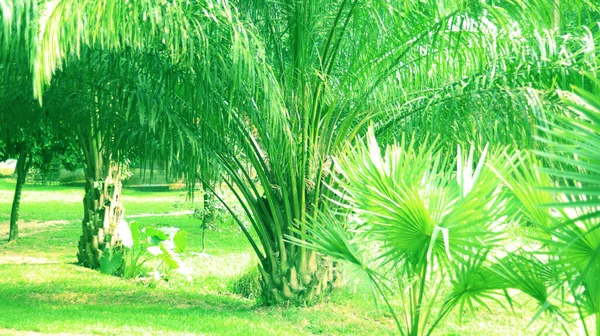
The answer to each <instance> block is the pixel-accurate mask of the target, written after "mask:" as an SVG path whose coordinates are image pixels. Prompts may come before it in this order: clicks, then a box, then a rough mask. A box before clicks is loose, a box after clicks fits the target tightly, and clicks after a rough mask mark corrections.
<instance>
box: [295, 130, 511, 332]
mask: <svg viewBox="0 0 600 336" xmlns="http://www.w3.org/2000/svg"><path fill="white" fill-rule="evenodd" d="M475 153H476V151H475V149H474V148H471V150H470V151H469V152H468V153H464V152H463V150H462V149H461V148H460V147H459V148H458V155H457V157H456V159H455V160H451V159H450V158H447V157H446V156H444V155H443V153H442V151H440V150H439V147H438V146H437V145H436V142H435V141H426V142H423V143H416V142H415V141H414V140H413V141H410V140H406V139H403V141H402V142H401V143H400V144H399V145H392V146H388V147H387V148H386V150H385V153H384V154H383V155H382V153H381V149H380V147H379V145H378V143H377V141H376V139H375V136H374V134H373V130H372V129H371V130H370V132H369V134H368V136H367V141H366V143H365V142H359V143H358V144H357V145H356V146H354V147H353V148H352V149H351V150H350V152H349V153H348V155H347V156H344V157H341V158H339V159H338V160H337V162H336V165H337V167H338V169H339V170H340V175H339V177H337V178H336V181H335V182H336V184H335V187H332V188H334V190H335V193H337V194H338V195H339V196H340V197H341V198H343V201H342V202H341V204H340V205H342V206H343V207H345V208H346V209H347V212H346V213H338V214H336V215H331V214H330V213H328V212H322V213H321V214H320V215H319V216H317V217H316V218H313V225H312V226H311V229H310V230H309V233H308V234H302V233H300V232H298V233H297V234H300V235H302V236H303V238H305V239H306V240H308V241H309V243H308V244H306V246H308V247H309V248H311V249H313V250H316V251H317V252H319V253H322V254H324V255H328V256H330V257H333V258H336V259H340V260H343V261H346V262H348V263H350V264H351V265H354V266H356V268H358V269H360V270H362V272H364V273H365V274H366V276H367V278H368V279H370V280H371V282H372V284H373V286H374V289H375V290H376V292H377V293H378V294H379V295H380V296H381V297H382V298H383V300H384V301H385V303H386V305H387V307H388V308H389V310H390V312H391V313H392V315H393V317H394V319H395V321H396V326H397V328H398V331H399V332H400V334H402V335H430V334H431V333H432V332H434V331H435V329H436V327H438V326H439V323H440V322H441V321H442V320H443V319H444V318H445V317H446V316H447V315H448V314H449V313H450V312H451V311H452V310H453V309H454V308H456V307H460V311H461V312H462V311H463V308H471V309H474V307H475V306H476V305H481V306H484V307H487V304H486V300H492V301H498V300H499V299H500V298H502V297H503V295H504V288H505V287H506V283H505V281H504V279H503V278H501V277H499V276H498V275H497V274H496V273H495V272H494V270H493V267H492V266H493V264H492V260H493V259H492V258H491V256H492V255H494V254H495V253H498V251H499V249H500V247H501V246H502V245H503V243H504V240H505V235H504V229H505V227H506V226H507V223H508V222H509V221H510V218H508V217H507V216H506V213H507V210H508V209H507V207H509V206H510V205H511V204H509V203H507V202H506V200H505V192H504V190H503V188H502V187H501V185H500V183H499V179H498V178H497V177H496V176H495V174H494V173H493V171H492V170H491V169H489V167H488V166H487V165H486V162H488V161H495V160H496V155H495V153H492V154H493V155H490V152H489V151H488V148H487V147H486V148H485V149H483V151H481V152H480V153H479V159H477V158H476V156H475ZM490 156H491V159H490ZM290 239H291V240H293V241H295V242H297V243H300V244H302V240H299V239H294V238H292V237H290ZM392 294H393V295H392ZM398 297H399V299H400V302H399V303H396V302H393V301H392V299H393V298H394V299H395V298H398ZM437 307H441V308H440V309H437Z"/></svg>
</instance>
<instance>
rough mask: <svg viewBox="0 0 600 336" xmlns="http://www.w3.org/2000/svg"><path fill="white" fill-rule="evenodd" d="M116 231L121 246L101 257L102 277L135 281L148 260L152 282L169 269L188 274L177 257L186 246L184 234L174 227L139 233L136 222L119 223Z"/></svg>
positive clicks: (144, 230) (165, 275)
mask: <svg viewBox="0 0 600 336" xmlns="http://www.w3.org/2000/svg"><path fill="white" fill-rule="evenodd" d="M120 230H121V231H120V235H121V237H122V240H123V245H122V246H121V248H119V249H116V248H115V249H111V250H109V251H108V253H104V254H103V255H102V258H101V259H100V270H101V272H102V273H106V274H115V275H120V276H122V277H124V278H136V277H138V276H139V275H141V274H142V271H143V268H144V266H146V265H147V263H148V262H149V261H151V260H154V261H155V264H154V266H153V271H152V276H153V277H154V279H156V280H158V279H160V278H161V277H167V276H168V274H169V273H170V271H171V270H173V269H175V270H178V271H179V272H180V273H182V274H188V273H189V269H188V267H187V266H186V265H185V264H184V263H183V261H182V260H181V258H180V257H179V254H180V253H182V252H183V251H184V250H185V249H186V245H187V234H186V232H185V231H182V230H179V228H175V227H162V228H153V227H146V228H144V229H142V230H140V229H139V226H138V224H137V223H136V222H131V223H130V224H129V225H127V223H126V222H123V223H122V224H121V225H120Z"/></svg>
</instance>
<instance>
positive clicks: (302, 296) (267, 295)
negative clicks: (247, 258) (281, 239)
mask: <svg viewBox="0 0 600 336" xmlns="http://www.w3.org/2000/svg"><path fill="white" fill-rule="evenodd" d="M286 247H287V249H288V250H293V249H295V248H296V246H293V245H291V244H286ZM301 258H304V259H301ZM276 260H277V263H278V264H276V265H268V266H267V269H266V268H265V267H263V266H262V265H259V266H258V267H259V270H260V273H261V275H262V279H261V286H262V293H263V299H264V300H265V303H266V304H269V305H270V304H277V303H281V302H286V301H288V302H296V303H302V304H304V303H314V302H316V301H317V300H318V299H319V298H320V297H321V296H323V295H325V294H327V293H328V292H329V291H330V290H331V289H332V288H333V286H334V283H335V281H336V280H337V272H336V269H335V267H334V264H333V262H332V261H331V260H326V259H324V258H321V257H320V256H318V255H317V253H315V252H313V251H308V252H307V253H306V254H300V253H298V254H296V256H295V258H294V259H293V260H289V261H288V264H294V265H291V266H288V267H286V268H287V271H286V272H281V271H280V270H281V269H282V268H281V264H280V260H279V258H276Z"/></svg>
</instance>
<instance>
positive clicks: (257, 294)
mask: <svg viewBox="0 0 600 336" xmlns="http://www.w3.org/2000/svg"><path fill="white" fill-rule="evenodd" d="M260 276H261V275H260V271H259V270H258V267H256V265H253V266H251V267H249V268H248V269H246V271H244V272H243V273H241V274H240V275H238V276H235V277H234V278H233V279H231V280H229V283H228V287H229V288H230V290H231V292H232V293H233V294H239V295H241V296H242V297H245V298H248V299H252V300H261V298H262V297H263V295H262V286H261V285H260Z"/></svg>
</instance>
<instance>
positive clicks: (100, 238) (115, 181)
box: [77, 163, 124, 268]
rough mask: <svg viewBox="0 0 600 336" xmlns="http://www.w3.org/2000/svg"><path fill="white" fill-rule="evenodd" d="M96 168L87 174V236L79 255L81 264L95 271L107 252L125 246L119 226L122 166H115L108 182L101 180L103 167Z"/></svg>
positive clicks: (84, 219) (84, 235) (85, 229)
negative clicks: (120, 236)
mask: <svg viewBox="0 0 600 336" xmlns="http://www.w3.org/2000/svg"><path fill="white" fill-rule="evenodd" d="M95 168H96V171H90V172H89V173H88V174H86V175H87V176H86V183H85V197H84V199H83V208H84V217H83V222H82V231H83V233H82V235H81V237H80V240H79V252H78V253H77V258H78V260H79V262H80V263H81V264H83V265H85V266H87V267H91V268H98V267H100V258H101V257H102V252H103V251H104V250H106V249H112V248H119V247H120V246H121V241H120V238H119V234H118V231H117V227H118V225H119V222H121V221H122V220H123V215H124V211H123V207H122V203H121V176H120V169H119V167H118V166H117V165H115V164H114V163H111V164H110V166H109V168H108V172H107V174H106V177H105V178H104V179H102V178H100V176H101V171H102V169H101V168H102V167H101V166H97V167H95ZM90 173H93V174H90Z"/></svg>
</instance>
